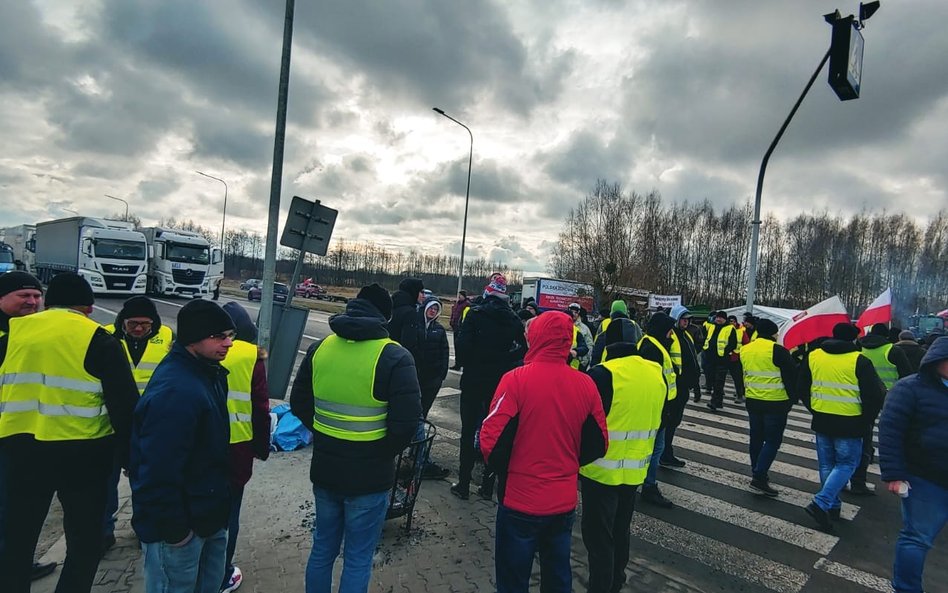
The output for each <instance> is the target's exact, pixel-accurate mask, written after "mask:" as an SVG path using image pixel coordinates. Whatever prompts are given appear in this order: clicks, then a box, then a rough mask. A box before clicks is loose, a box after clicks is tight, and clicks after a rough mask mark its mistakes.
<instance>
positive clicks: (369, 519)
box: [306, 487, 390, 593]
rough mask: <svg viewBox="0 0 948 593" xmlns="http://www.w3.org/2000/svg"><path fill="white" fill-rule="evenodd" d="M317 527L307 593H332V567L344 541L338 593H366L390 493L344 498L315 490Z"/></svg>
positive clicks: (307, 564) (307, 570) (310, 560)
mask: <svg viewBox="0 0 948 593" xmlns="http://www.w3.org/2000/svg"><path fill="white" fill-rule="evenodd" d="M313 493H314V494H315V496H316V527H315V529H314V530H313V549H312V550H311V551H310V553H309V562H307V563H306V593H330V590H331V589H332V566H333V564H335V562H336V557H337V556H339V547H340V544H342V542H343V539H345V549H344V550H343V559H342V577H341V578H340V580H339V593H365V592H366V591H368V589H369V579H370V578H371V577H372V556H373V555H374V554H375V548H376V547H377V546H378V543H379V539H380V538H381V536H382V524H383V523H385V514H386V513H387V512H388V502H389V493H390V491H388V490H386V491H384V492H376V493H373V494H363V495H361V496H345V495H342V494H338V493H336V492H332V491H331V490H326V489H324V488H316V487H314V488H313Z"/></svg>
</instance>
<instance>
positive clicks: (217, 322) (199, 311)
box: [178, 299, 237, 346]
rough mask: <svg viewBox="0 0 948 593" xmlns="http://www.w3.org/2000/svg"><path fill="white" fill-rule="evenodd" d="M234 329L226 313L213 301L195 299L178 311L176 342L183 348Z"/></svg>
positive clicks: (232, 321)
mask: <svg viewBox="0 0 948 593" xmlns="http://www.w3.org/2000/svg"><path fill="white" fill-rule="evenodd" d="M236 329H237V328H236V327H235V326H234V320H233V319H231V317H230V315H228V314H227V311H224V310H223V309H221V307H220V305H218V304H217V303H215V302H213V301H205V300H203V299H195V300H193V301H191V302H190V303H188V304H187V305H185V306H183V307H181V310H180V311H178V341H179V342H181V343H182V344H184V345H185V346H188V345H189V344H194V343H195V342H200V341H201V340H203V339H205V338H209V337H210V336H213V335H214V334H220V333H223V332H226V331H234V330H236Z"/></svg>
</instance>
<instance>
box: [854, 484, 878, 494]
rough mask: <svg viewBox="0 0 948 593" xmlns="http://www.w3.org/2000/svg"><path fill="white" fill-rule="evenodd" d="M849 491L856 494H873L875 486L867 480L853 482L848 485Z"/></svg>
mask: <svg viewBox="0 0 948 593" xmlns="http://www.w3.org/2000/svg"><path fill="white" fill-rule="evenodd" d="M849 492H850V493H851V494H855V495H856V496H875V495H876V487H875V485H874V484H869V483H867V482H853V483H852V484H850V486H849Z"/></svg>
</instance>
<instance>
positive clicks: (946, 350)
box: [919, 336, 948, 373]
mask: <svg viewBox="0 0 948 593" xmlns="http://www.w3.org/2000/svg"><path fill="white" fill-rule="evenodd" d="M945 359H948V336H942V337H940V338H938V339H937V340H935V341H934V342H933V343H932V345H931V346H929V347H928V352H926V353H925V356H924V357H923V358H922V364H921V366H920V367H919V371H920V372H926V373H929V372H934V371H935V365H937V364H938V363H939V362H942V361H943V360H945Z"/></svg>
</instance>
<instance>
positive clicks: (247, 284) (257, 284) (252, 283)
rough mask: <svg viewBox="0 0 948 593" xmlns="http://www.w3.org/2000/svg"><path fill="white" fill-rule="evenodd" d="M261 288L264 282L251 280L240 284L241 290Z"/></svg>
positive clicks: (255, 279)
mask: <svg viewBox="0 0 948 593" xmlns="http://www.w3.org/2000/svg"><path fill="white" fill-rule="evenodd" d="M261 286H263V280H261V279H259V278H250V279H248V280H244V281H243V282H241V283H240V290H250V289H251V288H260V287H261Z"/></svg>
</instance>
